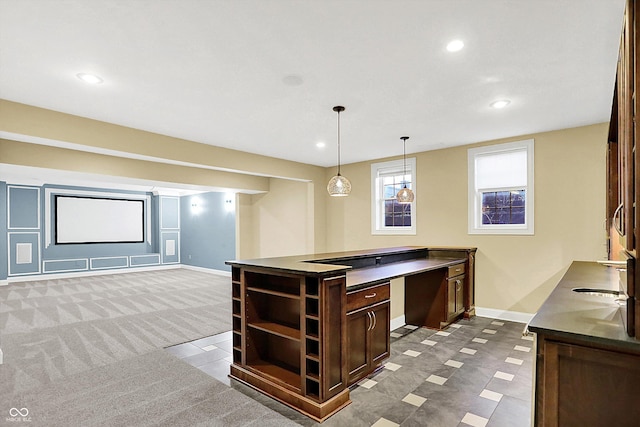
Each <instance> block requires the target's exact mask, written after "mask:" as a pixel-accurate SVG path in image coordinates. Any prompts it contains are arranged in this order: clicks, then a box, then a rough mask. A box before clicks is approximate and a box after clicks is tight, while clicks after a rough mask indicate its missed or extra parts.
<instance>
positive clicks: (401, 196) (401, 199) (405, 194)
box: [396, 136, 415, 203]
mask: <svg viewBox="0 0 640 427" xmlns="http://www.w3.org/2000/svg"><path fill="white" fill-rule="evenodd" d="M400 139H401V140H402V143H403V149H402V153H403V154H402V159H403V165H404V174H403V175H402V180H403V181H404V186H403V187H402V189H401V190H400V191H398V194H396V200H397V201H398V203H411V202H413V200H414V199H415V195H414V194H413V191H411V189H410V188H407V182H406V181H405V176H407V139H409V137H408V136H402V137H400Z"/></svg>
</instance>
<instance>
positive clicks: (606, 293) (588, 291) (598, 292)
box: [571, 288, 620, 298]
mask: <svg viewBox="0 0 640 427" xmlns="http://www.w3.org/2000/svg"><path fill="white" fill-rule="evenodd" d="M571 290H572V291H573V292H577V293H579V294H583V295H595V296H598V297H610V298H617V297H619V296H620V292H619V291H613V290H611V289H598V288H573V289H571Z"/></svg>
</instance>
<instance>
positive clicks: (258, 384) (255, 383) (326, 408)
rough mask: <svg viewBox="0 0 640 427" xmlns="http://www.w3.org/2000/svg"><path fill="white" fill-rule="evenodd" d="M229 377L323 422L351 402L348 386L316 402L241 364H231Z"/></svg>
mask: <svg viewBox="0 0 640 427" xmlns="http://www.w3.org/2000/svg"><path fill="white" fill-rule="evenodd" d="M229 377H230V378H232V379H234V380H236V381H240V382H241V383H243V384H245V385H248V386H249V387H251V388H254V389H256V390H258V391H260V392H262V393H265V394H266V395H268V396H269V397H271V398H273V399H275V400H277V401H278V402H280V403H284V404H285V405H287V406H289V407H291V408H293V409H295V410H296V411H298V412H300V413H302V414H304V415H306V416H307V417H309V418H312V419H314V420H315V421H317V422H319V423H321V422H323V421H324V420H326V419H327V418H329V417H330V416H331V415H333V414H335V413H336V412H338V411H339V410H341V409H342V408H344V407H345V406H347V405H349V404H350V403H351V399H350V398H349V389H348V388H346V389H344V390H343V391H341V392H340V393H338V394H337V395H335V396H334V397H332V398H331V399H329V400H326V401H324V402H316V401H314V400H312V399H309V398H308V397H305V396H302V395H300V394H299V393H294V392H291V391H290V390H288V389H286V388H285V387H283V386H281V385H279V384H276V383H275V382H272V381H269V380H268V379H265V378H261V377H259V376H257V375H254V374H253V373H251V372H250V371H247V370H245V369H243V368H242V367H240V366H236V365H231V373H230V374H229Z"/></svg>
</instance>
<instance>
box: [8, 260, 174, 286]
mask: <svg viewBox="0 0 640 427" xmlns="http://www.w3.org/2000/svg"><path fill="white" fill-rule="evenodd" d="M176 268H180V264H166V265H154V266H149V267H130V268H113V269H109V270H88V271H74V272H68V273H45V274H33V275H29V276H20V277H9V278H7V282H8V283H7V284H9V283H18V282H37V281H40V280H49V279H69V278H72V277H88V276H106V275H108V274H125V273H136V272H140V271H157V270H173V269H176Z"/></svg>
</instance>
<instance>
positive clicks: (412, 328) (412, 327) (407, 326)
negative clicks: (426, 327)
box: [404, 325, 418, 331]
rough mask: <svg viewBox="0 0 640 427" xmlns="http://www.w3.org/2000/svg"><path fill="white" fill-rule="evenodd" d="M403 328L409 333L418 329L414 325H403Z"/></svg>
mask: <svg viewBox="0 0 640 427" xmlns="http://www.w3.org/2000/svg"><path fill="white" fill-rule="evenodd" d="M404 328H405V329H409V330H411V331H415V330H416V329H418V327H417V326H416V325H404Z"/></svg>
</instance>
